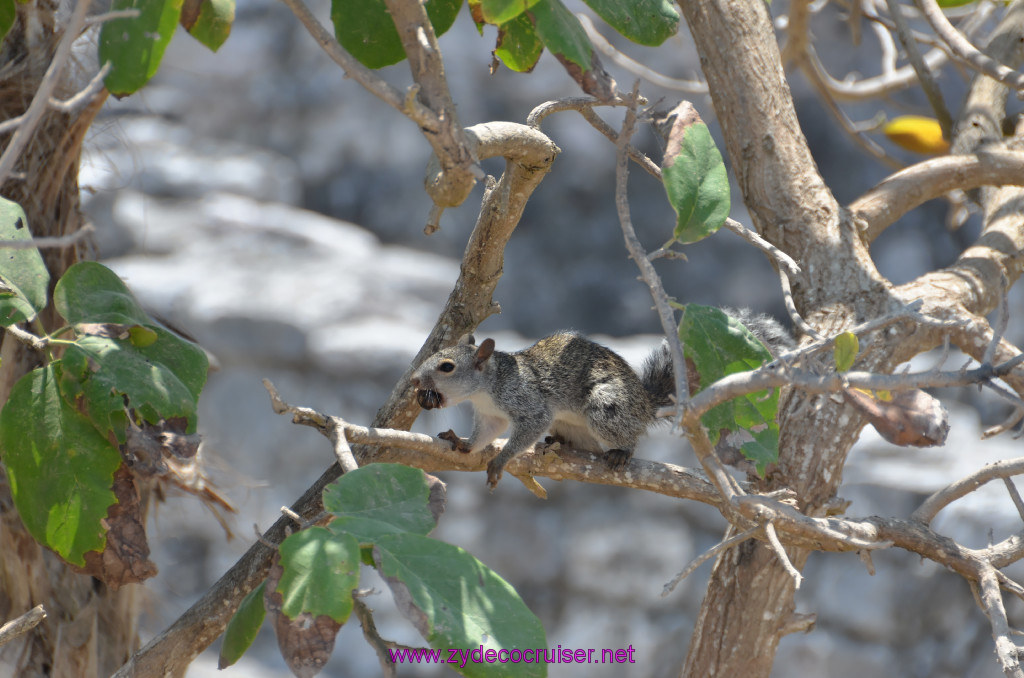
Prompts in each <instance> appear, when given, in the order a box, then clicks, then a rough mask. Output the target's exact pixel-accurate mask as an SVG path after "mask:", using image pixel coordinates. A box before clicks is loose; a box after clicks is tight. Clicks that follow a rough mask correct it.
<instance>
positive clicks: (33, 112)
mask: <svg viewBox="0 0 1024 678" xmlns="http://www.w3.org/2000/svg"><path fill="white" fill-rule="evenodd" d="M91 4H92V0H79V2H78V3H76V4H75V9H74V11H73V12H72V13H71V17H70V18H69V19H68V23H67V25H66V26H65V28H64V35H62V36H61V38H60V42H58V43H57V49H56V51H55V52H54V53H53V59H51V60H50V65H49V66H48V67H47V69H46V73H45V74H44V75H43V79H42V80H41V81H40V83H39V86H38V87H37V88H36V92H35V94H34V95H33V96H32V103H30V104H29V106H28V110H26V111H25V114H24V115H23V116H22V121H21V124H20V125H18V130H17V131H16V132H15V133H14V136H13V137H11V140H10V142H9V143H8V144H7V148H6V149H4V152H3V155H0V188H2V187H3V185H4V184H5V183H6V182H7V179H8V178H10V176H11V172H12V171H13V170H14V165H15V163H16V162H17V161H18V159H19V158H20V157H21V154H22V151H24V150H25V148H26V147H27V146H28V142H29V141H30V140H31V139H32V135H33V134H34V133H35V130H36V125H38V124H39V121H40V120H41V119H42V117H43V113H45V112H46V109H47V108H48V107H49V105H50V97H51V96H52V95H53V91H54V89H55V88H56V87H57V82H58V81H59V80H60V77H61V74H62V73H63V72H64V67H65V66H66V65H67V63H68V58H69V57H70V56H71V45H72V43H74V41H75V40H76V39H77V38H78V35H79V33H81V32H82V27H83V26H85V18H86V16H87V15H88V13H89V6H90V5H91Z"/></svg>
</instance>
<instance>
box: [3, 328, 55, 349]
mask: <svg viewBox="0 0 1024 678" xmlns="http://www.w3.org/2000/svg"><path fill="white" fill-rule="evenodd" d="M4 332H7V333H8V334H10V335H11V336H12V337H14V338H15V339H17V340H18V341H20V342H21V343H23V344H25V345H26V346H28V347H30V348H33V349H35V350H36V351H45V350H46V347H47V346H49V345H50V342H49V340H47V339H46V338H44V337H37V336H36V335H34V334H32V333H31V332H26V331H25V330H23V329H21V328H20V327H18V326H17V325H9V326H7V327H5V328H4Z"/></svg>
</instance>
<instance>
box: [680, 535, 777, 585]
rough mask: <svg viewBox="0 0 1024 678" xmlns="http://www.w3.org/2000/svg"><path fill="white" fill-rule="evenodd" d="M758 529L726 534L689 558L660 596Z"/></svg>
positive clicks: (748, 537) (749, 536)
mask: <svg viewBox="0 0 1024 678" xmlns="http://www.w3.org/2000/svg"><path fill="white" fill-rule="evenodd" d="M732 529H733V528H732V526H730V527H729V530H730V531H732ZM760 531H761V528H760V527H752V528H750V529H749V530H744V531H743V532H740V533H739V534H734V535H732V536H731V537H730V536H728V534H727V535H726V538H725V539H723V540H722V541H720V542H718V543H717V544H715V545H714V546H712V547H711V548H710V549H708V550H707V551H705V552H704V553H702V554H700V555H699V556H697V557H696V558H694V559H693V560H691V561H690V563H689V564H688V565H687V566H686V567H684V568H683V569H682V571H681V572H680V573H679V574H677V575H676V576H674V577H672V581H670V582H668V583H667V584H665V586H664V587H663V588H662V589H661V597H662V598H664V597H665V596H667V595H668V594H670V593H672V592H673V591H674V590H675V589H676V587H677V586H679V582H681V581H683V580H684V579H686V578H687V577H689V576H690V575H691V574H693V573H694V571H696V569H697V568H698V567H700V566H701V565H703V564H704V563H705V562H707V561H708V560H711V559H712V558H714V557H715V556H717V555H718V554H719V553H721V552H722V551H725V550H726V549H728V548H730V547H732V546H735V545H736V544H739V543H741V542H745V541H746V540H748V539H750V538H751V537H753V536H754V535H755V534H757V533H758V532H760Z"/></svg>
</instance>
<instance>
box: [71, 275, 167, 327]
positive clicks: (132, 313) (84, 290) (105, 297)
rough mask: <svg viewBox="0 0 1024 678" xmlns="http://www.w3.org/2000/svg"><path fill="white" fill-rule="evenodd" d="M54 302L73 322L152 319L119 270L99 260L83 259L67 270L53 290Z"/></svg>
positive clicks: (131, 322)
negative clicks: (108, 266)
mask: <svg viewBox="0 0 1024 678" xmlns="http://www.w3.org/2000/svg"><path fill="white" fill-rule="evenodd" d="M53 303H54V305H55V306H56V308H57V312H58V313H60V314H61V316H63V318H64V319H65V320H67V321H68V322H69V323H70V324H72V325H78V324H80V323H122V324H125V325H144V324H147V323H150V324H151V323H152V321H151V320H150V318H149V315H148V314H147V313H146V312H145V311H144V310H142V306H140V305H139V302H138V301H136V300H135V297H134V296H133V295H132V293H131V292H130V291H128V288H127V287H125V284H124V283H123V282H121V279H120V278H118V277H117V274H116V273H114V272H113V271H111V270H110V269H109V268H107V267H106V266H104V265H103V264H97V263H96V262H95V261H80V262H78V263H77V264H74V265H73V266H71V267H70V268H69V269H68V270H67V271H65V272H64V275H63V276H61V279H60V280H58V281H57V286H56V287H55V288H54V290H53Z"/></svg>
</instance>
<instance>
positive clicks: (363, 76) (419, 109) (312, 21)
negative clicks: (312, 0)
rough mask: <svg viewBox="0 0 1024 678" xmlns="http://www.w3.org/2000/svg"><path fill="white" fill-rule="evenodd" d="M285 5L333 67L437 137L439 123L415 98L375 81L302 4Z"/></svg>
mask: <svg viewBox="0 0 1024 678" xmlns="http://www.w3.org/2000/svg"><path fill="white" fill-rule="evenodd" d="M282 1H283V2H284V4H286V5H288V8H289V9H291V11H292V13H293V14H294V15H295V16H296V18H298V20H299V21H300V22H302V25H303V26H305V27H306V30H307V31H308V32H309V34H310V35H311V36H313V39H314V40H316V42H317V44H318V45H320V47H321V48H322V49H323V50H324V52H326V53H327V56H329V57H330V58H331V60H332V61H334V63H336V64H338V65H339V66H341V67H342V68H343V69H344V70H345V73H347V74H348V75H349V77H351V78H352V79H354V80H355V81H356V82H358V83H359V84H360V85H362V86H363V87H365V88H366V89H367V90H369V91H370V93H371V94H373V95H374V96H376V97H377V98H379V99H380V100H381V101H383V102H384V103H386V104H387V105H388V106H391V108H393V109H395V110H396V111H398V112H399V113H401V114H402V115H405V116H407V117H408V118H410V119H411V120H412V121H413V122H415V123H416V124H417V125H419V126H420V127H421V128H422V129H424V130H426V131H429V132H433V133H437V132H439V131H440V128H441V123H440V121H439V120H438V119H437V116H436V115H435V114H434V112H433V111H431V110H430V109H429V108H427V107H426V106H424V105H423V104H421V103H420V102H419V101H417V100H416V98H415V97H406V96H405V95H404V94H403V93H402V92H401V91H400V90H399V89H398V88H396V87H393V86H392V85H389V84H388V83H387V82H385V81H384V80H382V79H381V78H380V77H378V76H377V75H376V74H375V73H374V72H373V71H371V70H370V69H369V68H367V67H366V66H363V65H362V64H361V63H359V61H358V60H357V59H356V58H355V57H354V56H352V55H351V54H349V53H348V52H347V51H345V48H344V47H342V46H341V43H339V42H338V41H337V40H336V39H335V37H334V36H333V35H331V34H330V33H329V32H327V29H325V28H324V27H323V25H321V24H320V22H319V21H317V18H316V17H315V16H313V13H312V12H310V11H309V8H308V7H306V5H305V3H304V2H303V1H302V0H282Z"/></svg>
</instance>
